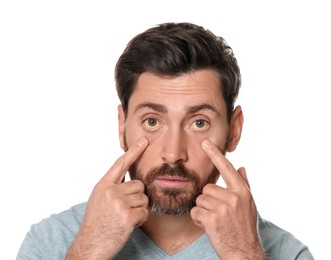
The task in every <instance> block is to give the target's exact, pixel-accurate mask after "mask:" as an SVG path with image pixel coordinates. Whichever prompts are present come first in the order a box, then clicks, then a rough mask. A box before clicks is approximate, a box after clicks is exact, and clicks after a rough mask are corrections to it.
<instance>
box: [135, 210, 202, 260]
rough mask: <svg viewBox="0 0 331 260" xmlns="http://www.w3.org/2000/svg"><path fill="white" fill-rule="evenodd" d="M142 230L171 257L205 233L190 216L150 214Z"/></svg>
mask: <svg viewBox="0 0 331 260" xmlns="http://www.w3.org/2000/svg"><path fill="white" fill-rule="evenodd" d="M140 228H141V230H142V231H143V232H144V233H145V234H146V235H148V236H149V237H150V238H151V239H152V240H153V242H154V243H155V244H157V245H158V246H159V247H160V248H161V249H162V250H163V251H165V252H166V253H168V254H169V255H173V254H175V253H177V252H179V251H181V250H182V249H184V248H185V247H187V246H188V245H190V244H191V243H193V242H194V241H195V240H197V239H198V238H199V237H200V236H201V235H202V234H203V233H204V230H203V229H201V228H199V227H198V226H196V225H195V224H194V223H193V221H192V219H191V216H190V214H186V215H183V216H168V215H164V216H159V215H157V214H155V213H152V212H150V214H149V217H148V219H147V221H146V222H145V223H144V224H143V225H142V226H141V227H140Z"/></svg>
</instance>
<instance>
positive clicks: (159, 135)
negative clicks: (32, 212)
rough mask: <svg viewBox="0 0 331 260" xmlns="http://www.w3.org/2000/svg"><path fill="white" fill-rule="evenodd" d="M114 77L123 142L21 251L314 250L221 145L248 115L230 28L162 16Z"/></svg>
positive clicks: (75, 255) (117, 255) (217, 254)
mask: <svg viewBox="0 0 331 260" xmlns="http://www.w3.org/2000/svg"><path fill="white" fill-rule="evenodd" d="M115 78H116V84H117V91H118V96H119V98H120V101H121V105H120V106H119V107H118V123H119V137H120V143H121V147H122V148H123V150H124V151H125V154H124V155H123V156H122V157H120V158H119V159H118V160H117V161H116V162H115V163H114V165H113V166H112V167H111V168H110V170H109V171H108V172H107V173H106V175H105V176H104V177H103V178H102V179H101V180H100V181H99V183H97V184H96V186H95V188H94V190H93V192H92V194H91V196H90V198H89V201H88V202H87V204H85V203H83V204H80V205H77V206H74V207H72V208H71V209H69V210H67V211H65V212H63V213H60V214H57V215H53V216H51V217H50V218H49V219H46V220H43V221H42V222H41V223H39V224H37V225H33V226H32V228H31V230H30V232H29V233H28V234H27V237H26V239H25V240H24V242H23V244H22V246H21V249H20V251H19V253H18V259H63V258H64V257H65V258H66V259H68V260H69V259H167V258H173V259H188V258H190V259H219V258H221V259H254V260H258V259H282V260H284V259H313V257H312V255H311V254H310V252H309V250H308V248H307V247H306V246H305V245H303V244H302V243H301V242H300V241H298V240H297V239H296V238H295V237H293V236H292V235H291V234H290V233H288V232H286V231H284V230H282V229H280V228H278V227H277V226H275V225H273V224H272V223H270V222H268V221H265V220H263V219H262V218H260V217H259V215H258V212H257V209H256V205H255V203H254V199H253V197H252V194H251V192H250V189H249V183H248V179H247V176H246V171H245V169H244V168H240V169H238V170H236V169H235V168H234V167H233V166H232V164H231V163H230V162H229V161H228V160H227V159H226V157H225V155H226V152H232V151H234V150H235V149H236V146H237V144H238V143H239V140H240V136H241V130H242V127H243V121H244V120H243V112H242V110H241V107H240V106H237V107H234V103H235V100H236V98H237V96H238V93H239V88H240V84H241V76H240V70H239V67H238V65H237V61H236V59H235V57H234V55H233V52H232V49H231V48H230V47H229V46H228V45H227V44H226V42H225V41H224V40H223V39H222V38H220V37H216V36H214V35H213V34H212V33H211V32H209V31H207V30H205V29H204V28H202V27H199V26H196V25H193V24H188V23H179V24H175V23H167V24H162V25H159V26H157V27H154V28H151V29H149V30H147V31H146V32H143V33H142V34H140V35H137V36H136V37H135V38H133V39H132V40H131V41H130V43H129V44H128V46H127V48H126V49H125V51H124V53H123V54H122V55H121V57H120V58H119V60H118V63H117V65H116V71H115ZM127 171H128V172H129V174H130V179H131V180H130V181H126V182H125V181H124V176H125V174H126V172H127ZM219 177H221V178H222V179H223V180H224V182H225V184H226V187H225V188H224V187H220V186H218V185H216V182H217V180H218V178H219Z"/></svg>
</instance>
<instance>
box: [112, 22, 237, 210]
mask: <svg viewBox="0 0 331 260" xmlns="http://www.w3.org/2000/svg"><path fill="white" fill-rule="evenodd" d="M115 80H116V87H117V92H118V96H119V99H120V101H121V105H120V106H119V133H120V141H121V146H122V148H123V149H124V150H127V148H128V146H130V145H131V144H133V143H134V142H135V141H136V140H137V139H139V138H140V137H141V136H145V137H146V138H147V139H148V141H149V146H148V147H147V148H146V150H145V152H144V154H143V155H142V156H141V158H140V159H139V160H137V161H136V162H135V163H134V164H133V165H132V167H131V168H130V170H129V173H130V176H131V178H132V179H140V180H142V181H143V182H144V184H145V186H146V193H147V195H148V196H149V198H150V206H151V208H152V210H153V211H155V212H157V213H159V214H171V215H182V214H185V213H187V212H188V211H189V210H190V209H191V208H192V207H193V206H194V204H195V199H196V197H197V196H198V195H199V194H200V193H201V191H202V188H203V187H204V186H205V185H206V184H207V183H215V182H216V181H217V179H218V176H219V173H218V171H217V169H216V168H215V166H214V165H213V164H212V162H211V161H210V160H209V159H208V158H207V156H206V155H205V154H204V152H203V150H202V148H201V143H202V141H203V140H205V139H209V140H210V141H212V142H214V143H215V144H216V145H217V146H218V147H219V149H220V150H221V151H222V152H223V154H225V153H226V151H233V150H234V149H235V148H236V146H237V144H238V142H239V139H240V135H241V129H242V124H243V116H242V112H241V109H240V107H237V108H236V109H234V103H235V100H236V98H237V96H238V93H239V88H240V83H241V76H240V71H239V67H238V65H237V61H236V58H235V57H234V55H233V52H232V49H231V48H230V47H229V46H228V45H227V44H226V42H225V41H224V39H223V38H221V37H217V36H215V35H214V34H212V33H211V32H210V31H208V30H205V29H204V28H202V27H199V26H197V25H194V24H189V23H178V24H176V23H166V24H161V25H159V26H157V27H154V28H151V29H149V30H147V31H145V32H143V33H141V34H139V35H137V36H136V37H134V38H133V39H132V40H131V41H130V42H129V44H128V45H127V47H126V49H125V50H124V52H123V54H122V55H121V56H120V58H119V60H118V62H117V65H116V70H115Z"/></svg>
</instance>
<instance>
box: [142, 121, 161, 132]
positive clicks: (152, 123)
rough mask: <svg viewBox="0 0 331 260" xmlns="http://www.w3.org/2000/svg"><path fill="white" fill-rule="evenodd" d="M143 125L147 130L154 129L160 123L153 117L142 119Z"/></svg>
mask: <svg viewBox="0 0 331 260" xmlns="http://www.w3.org/2000/svg"><path fill="white" fill-rule="evenodd" d="M143 127H144V128H145V129H146V130H147V131H151V132H153V131H156V130H158V129H159V128H160V123H159V121H157V120H156V119H155V118H147V119H145V120H144V121H143Z"/></svg>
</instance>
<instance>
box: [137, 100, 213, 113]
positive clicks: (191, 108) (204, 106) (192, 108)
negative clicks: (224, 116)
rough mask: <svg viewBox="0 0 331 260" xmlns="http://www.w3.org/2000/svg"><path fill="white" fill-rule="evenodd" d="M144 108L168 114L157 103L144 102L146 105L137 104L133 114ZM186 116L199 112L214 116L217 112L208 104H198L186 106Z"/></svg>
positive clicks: (163, 107) (166, 110) (165, 109)
mask: <svg viewBox="0 0 331 260" xmlns="http://www.w3.org/2000/svg"><path fill="white" fill-rule="evenodd" d="M144 108H149V109H152V110H154V111H156V112H159V113H162V114H167V113H168V109H167V108H166V106H164V105H161V104H157V103H152V102H146V103H141V104H139V105H138V106H137V107H136V109H135V111H134V113H136V112H137V111H139V110H141V109H144ZM185 110H186V114H189V115H191V114H195V113H197V112H199V111H201V110H210V111H212V112H214V113H216V114H219V113H218V111H217V110H216V108H215V107H214V106H212V105H210V104H205V103H203V104H199V105H195V106H188V107H186V109H185Z"/></svg>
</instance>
